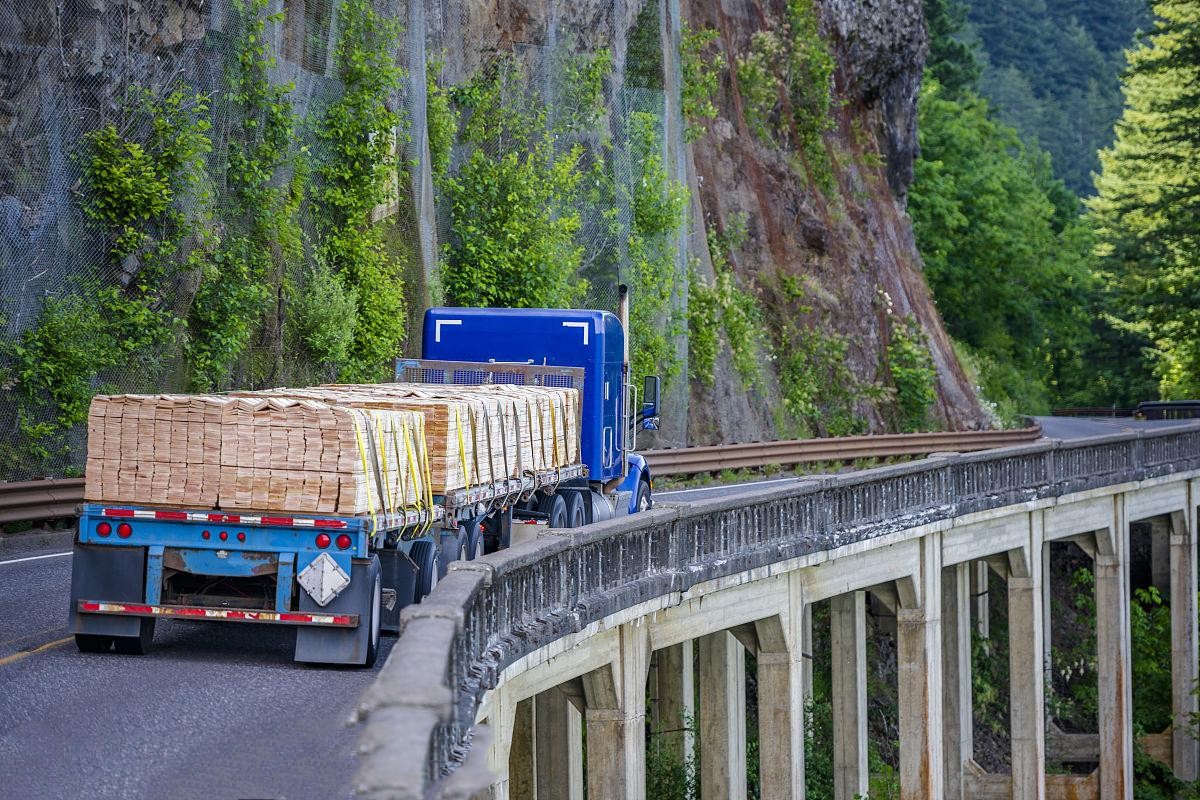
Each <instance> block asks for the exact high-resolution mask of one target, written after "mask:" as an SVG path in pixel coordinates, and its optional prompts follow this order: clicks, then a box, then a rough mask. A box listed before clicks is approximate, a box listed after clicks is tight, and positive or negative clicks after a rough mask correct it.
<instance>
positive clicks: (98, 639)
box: [75, 633, 113, 653]
mask: <svg viewBox="0 0 1200 800" xmlns="http://www.w3.org/2000/svg"><path fill="white" fill-rule="evenodd" d="M75 646H76V647H78V648H79V652H81V653H107V652H108V651H109V650H112V646H113V637H111V636H99V635H97V634H94V633H77V634H75Z"/></svg>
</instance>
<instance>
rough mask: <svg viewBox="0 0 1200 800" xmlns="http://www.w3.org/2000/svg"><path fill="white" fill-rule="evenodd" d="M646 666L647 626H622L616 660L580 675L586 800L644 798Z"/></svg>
mask: <svg viewBox="0 0 1200 800" xmlns="http://www.w3.org/2000/svg"><path fill="white" fill-rule="evenodd" d="M649 662H650V639H649V636H648V635H647V632H646V628H645V626H644V625H641V624H638V623H629V624H626V625H622V626H621V631H620V651H619V655H618V658H617V661H616V662H614V663H613V664H610V665H609V666H606V667H602V668H600V669H597V670H594V671H592V672H589V673H588V674H587V675H584V676H583V690H584V697H585V699H586V702H587V712H586V713H585V720H586V722H587V796H588V800H644V798H645V796H646V675H647V671H648V669H649V666H650V663H649Z"/></svg>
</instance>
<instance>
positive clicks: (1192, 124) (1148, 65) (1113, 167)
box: [1090, 0, 1200, 398]
mask: <svg viewBox="0 0 1200 800" xmlns="http://www.w3.org/2000/svg"><path fill="white" fill-rule="evenodd" d="M1153 7H1154V11H1155V13H1156V15H1157V17H1158V18H1157V21H1156V22H1155V26H1154V30H1153V32H1152V34H1151V35H1150V36H1149V37H1148V38H1147V39H1146V40H1145V41H1144V42H1143V43H1142V44H1141V45H1140V46H1139V47H1137V48H1136V49H1135V50H1133V51H1131V52H1130V55H1129V71H1128V73H1127V74H1126V76H1125V80H1124V92H1125V99H1126V108H1125V112H1124V116H1123V117H1122V118H1121V120H1120V122H1119V123H1118V124H1117V135H1116V142H1115V143H1114V144H1113V146H1112V148H1111V149H1109V150H1106V151H1104V152H1103V153H1102V154H1101V163H1102V167H1103V171H1102V173H1101V174H1100V176H1099V177H1098V178H1097V180H1096V188H1097V190H1098V192H1099V194H1098V196H1097V197H1096V198H1095V199H1094V200H1093V201H1092V202H1091V203H1090V208H1091V211H1092V214H1093V217H1094V220H1095V224H1096V229H1097V235H1098V246H1097V256H1098V258H1099V260H1100V268H1101V271H1102V275H1103V277H1104V279H1105V280H1106V282H1107V284H1108V285H1109V287H1110V289H1111V294H1112V296H1113V306H1114V307H1115V308H1119V309H1121V311H1122V312H1123V313H1122V315H1121V317H1120V318H1121V319H1122V320H1123V321H1124V326H1123V331H1124V332H1126V333H1127V334H1128V335H1129V336H1132V337H1135V341H1136V340H1140V341H1142V342H1145V343H1147V344H1149V345H1150V347H1151V348H1152V349H1150V350H1149V354H1150V361H1151V364H1152V366H1153V369H1154V372H1155V375H1156V376H1157V378H1158V380H1159V388H1160V391H1161V393H1162V395H1163V396H1164V397H1168V398H1182V397H1194V396H1196V395H1198V394H1200V238H1197V234H1196V232H1197V230H1200V98H1197V95H1196V92H1195V88H1194V87H1195V86H1196V85H1197V83H1198V82H1200V47H1198V46H1197V42H1200V2H1197V1H1196V0H1159V2H1155V3H1154V4H1153ZM1148 349H1149V348H1148Z"/></svg>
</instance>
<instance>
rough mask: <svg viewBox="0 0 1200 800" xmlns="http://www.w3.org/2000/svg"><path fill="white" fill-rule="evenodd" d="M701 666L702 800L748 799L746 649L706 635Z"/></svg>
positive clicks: (724, 636)
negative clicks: (746, 797)
mask: <svg viewBox="0 0 1200 800" xmlns="http://www.w3.org/2000/svg"><path fill="white" fill-rule="evenodd" d="M699 667H700V670H699V671H700V798H701V800H739V798H743V797H745V796H746V656H745V649H744V648H743V647H742V645H741V643H739V642H738V640H737V639H735V638H734V637H733V634H731V633H730V632H729V631H719V632H717V633H713V634H709V635H707V636H703V637H701V638H700V663H699ZM589 800H591V798H590V797H589Z"/></svg>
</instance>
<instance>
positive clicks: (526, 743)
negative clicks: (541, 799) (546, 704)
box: [508, 698, 537, 800]
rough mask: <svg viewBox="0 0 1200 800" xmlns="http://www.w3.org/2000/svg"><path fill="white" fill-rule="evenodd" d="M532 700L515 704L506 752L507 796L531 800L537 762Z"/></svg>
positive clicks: (534, 791)
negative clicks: (534, 745)
mask: <svg viewBox="0 0 1200 800" xmlns="http://www.w3.org/2000/svg"><path fill="white" fill-rule="evenodd" d="M533 736H534V731H533V698H529V699H528V700H522V701H521V702H519V703H517V710H516V714H515V716H514V717H513V727H512V737H511V739H509V750H508V796H509V797H510V798H511V799H512V800H533V798H535V797H536V796H537V794H536V793H537V788H536V786H537V760H536V758H537V757H536V756H535V755H534V749H533Z"/></svg>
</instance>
